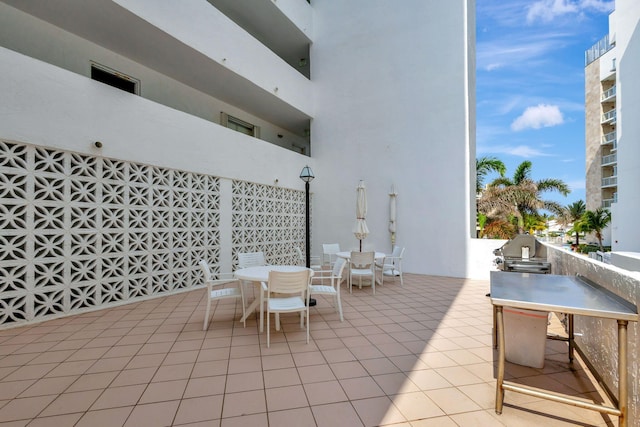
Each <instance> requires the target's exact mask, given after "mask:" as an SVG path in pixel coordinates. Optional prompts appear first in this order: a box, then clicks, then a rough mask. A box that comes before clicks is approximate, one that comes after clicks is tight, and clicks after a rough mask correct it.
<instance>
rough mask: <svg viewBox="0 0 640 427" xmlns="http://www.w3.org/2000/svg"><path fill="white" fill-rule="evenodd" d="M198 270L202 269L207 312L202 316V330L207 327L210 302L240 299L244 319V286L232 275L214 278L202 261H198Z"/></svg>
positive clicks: (205, 263)
mask: <svg viewBox="0 0 640 427" xmlns="http://www.w3.org/2000/svg"><path fill="white" fill-rule="evenodd" d="M200 268H201V269H202V273H203V274H204V283H205V285H207V310H206V312H205V314H204V323H203V325H202V330H203V331H206V330H207V328H208V326H209V312H210V311H211V302H212V301H217V300H222V299H228V298H234V299H236V298H240V300H241V301H242V318H243V319H244V314H245V304H244V286H243V285H242V283H240V281H239V280H237V279H235V278H234V277H233V273H221V274H217V275H216V276H215V278H214V276H213V274H212V273H211V269H210V268H209V264H207V262H206V261H205V260H203V259H201V260H200ZM231 284H233V286H232V287H224V288H223V287H222V286H225V285H231ZM242 323H244V326H245V328H246V327H247V322H246V320H244V321H243V322H242Z"/></svg>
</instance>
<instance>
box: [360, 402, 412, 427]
mask: <svg viewBox="0 0 640 427" xmlns="http://www.w3.org/2000/svg"><path fill="white" fill-rule="evenodd" d="M351 403H352V404H353V407H354V408H355V410H356V412H357V413H358V415H359V416H360V419H361V420H362V421H363V422H364V425H365V426H380V425H388V424H395V423H402V422H405V421H406V419H405V417H404V416H403V415H402V414H401V413H400V411H399V410H398V408H396V406H395V405H394V404H393V402H392V401H391V399H389V398H388V397H373V398H369V399H363V400H355V401H353V402H351Z"/></svg>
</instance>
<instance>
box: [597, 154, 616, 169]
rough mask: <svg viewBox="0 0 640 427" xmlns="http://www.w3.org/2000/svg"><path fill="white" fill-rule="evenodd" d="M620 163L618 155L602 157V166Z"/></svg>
mask: <svg viewBox="0 0 640 427" xmlns="http://www.w3.org/2000/svg"><path fill="white" fill-rule="evenodd" d="M617 161H618V155H617V154H616V153H614V154H609V155H608V156H602V163H601V164H600V165H601V166H605V165H610V164H611V163H616V162H617Z"/></svg>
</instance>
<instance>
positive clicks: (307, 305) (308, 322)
mask: <svg viewBox="0 0 640 427" xmlns="http://www.w3.org/2000/svg"><path fill="white" fill-rule="evenodd" d="M306 312H307V344H309V304H308V302H307V310H306ZM300 314H302V313H300Z"/></svg>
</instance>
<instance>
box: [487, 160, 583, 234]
mask: <svg viewBox="0 0 640 427" xmlns="http://www.w3.org/2000/svg"><path fill="white" fill-rule="evenodd" d="M531 169H532V164H531V162H530V161H529V160H525V161H524V162H522V163H521V164H520V165H519V166H518V167H517V168H516V171H515V173H514V175H513V178H507V177H499V178H496V179H495V180H494V181H493V182H491V183H490V184H489V186H488V188H487V189H486V190H485V191H484V192H483V194H482V198H481V199H480V201H479V202H478V210H479V211H481V212H483V213H486V214H487V216H489V217H491V216H492V215H496V214H501V215H505V214H511V215H513V216H514V217H515V218H516V220H517V225H518V233H520V234H522V233H524V231H525V230H524V220H525V217H526V215H534V216H537V215H538V210H540V209H545V210H548V211H550V212H552V213H554V214H557V215H561V214H562V206H561V205H560V204H559V203H557V202H555V201H551V200H544V199H543V198H542V195H543V193H546V192H548V191H557V192H559V193H560V194H562V195H563V196H566V195H567V194H569V193H570V191H571V190H569V187H568V186H567V184H565V183H564V181H562V180H560V179H555V178H548V179H542V180H538V181H535V180H533V179H532V178H531Z"/></svg>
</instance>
